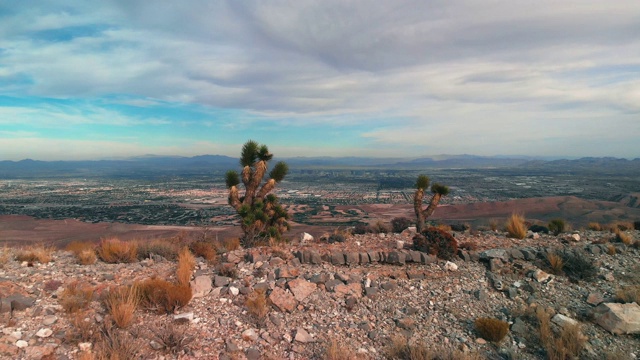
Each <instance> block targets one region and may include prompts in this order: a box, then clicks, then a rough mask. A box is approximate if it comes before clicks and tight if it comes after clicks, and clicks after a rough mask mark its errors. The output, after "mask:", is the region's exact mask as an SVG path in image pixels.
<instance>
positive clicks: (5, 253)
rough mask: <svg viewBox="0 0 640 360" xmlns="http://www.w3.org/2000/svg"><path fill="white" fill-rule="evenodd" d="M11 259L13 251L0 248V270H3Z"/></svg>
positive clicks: (5, 247) (4, 247)
mask: <svg viewBox="0 0 640 360" xmlns="http://www.w3.org/2000/svg"><path fill="white" fill-rule="evenodd" d="M12 258H13V251H12V250H11V249H9V248H8V247H7V246H3V247H1V248H0V269H1V268H3V267H4V266H5V265H6V264H7V263H8V262H9V261H11V259H12Z"/></svg>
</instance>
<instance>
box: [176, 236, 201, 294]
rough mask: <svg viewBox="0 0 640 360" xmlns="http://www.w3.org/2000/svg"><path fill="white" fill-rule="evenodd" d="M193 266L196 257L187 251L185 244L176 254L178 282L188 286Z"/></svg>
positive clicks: (194, 266)
mask: <svg viewBox="0 0 640 360" xmlns="http://www.w3.org/2000/svg"><path fill="white" fill-rule="evenodd" d="M195 268H196V258H195V257H194V256H193V254H192V253H191V251H189V248H187V247H186V246H185V247H184V248H182V250H180V253H179V254H178V268H177V269H176V278H177V279H178V284H180V285H183V286H188V285H189V281H190V280H191V275H192V274H193V270H194V269H195Z"/></svg>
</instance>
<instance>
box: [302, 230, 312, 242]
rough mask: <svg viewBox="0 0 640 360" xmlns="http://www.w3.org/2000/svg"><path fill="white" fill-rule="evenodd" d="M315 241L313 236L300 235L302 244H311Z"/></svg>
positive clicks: (307, 234) (304, 233)
mask: <svg viewBox="0 0 640 360" xmlns="http://www.w3.org/2000/svg"><path fill="white" fill-rule="evenodd" d="M311 241H313V235H311V234H309V233H306V232H303V233H302V234H300V242H301V243H303V244H304V243H307V242H311Z"/></svg>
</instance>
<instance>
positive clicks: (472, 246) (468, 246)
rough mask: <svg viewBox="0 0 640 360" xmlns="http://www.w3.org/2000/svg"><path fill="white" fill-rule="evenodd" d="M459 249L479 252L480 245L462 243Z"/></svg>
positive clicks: (469, 242)
mask: <svg viewBox="0 0 640 360" xmlns="http://www.w3.org/2000/svg"><path fill="white" fill-rule="evenodd" d="M458 248H459V249H464V250H469V251H473V250H477V249H478V244H476V243H475V242H473V241H465V242H463V243H461V244H460V245H458Z"/></svg>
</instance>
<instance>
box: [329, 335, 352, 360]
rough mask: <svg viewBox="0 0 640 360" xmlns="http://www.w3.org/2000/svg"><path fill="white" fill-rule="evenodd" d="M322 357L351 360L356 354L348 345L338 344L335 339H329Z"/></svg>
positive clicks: (333, 359)
mask: <svg viewBox="0 0 640 360" xmlns="http://www.w3.org/2000/svg"><path fill="white" fill-rule="evenodd" d="M322 358H323V359H325V360H351V359H356V358H357V355H356V353H355V351H353V350H352V349H351V348H349V347H348V346H346V345H343V344H340V343H339V342H338V341H337V340H335V339H331V341H329V344H328V345H327V347H326V349H325V351H324V356H323V357H322Z"/></svg>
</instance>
